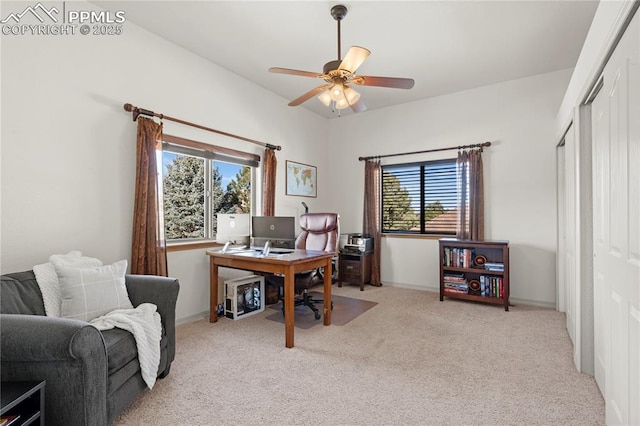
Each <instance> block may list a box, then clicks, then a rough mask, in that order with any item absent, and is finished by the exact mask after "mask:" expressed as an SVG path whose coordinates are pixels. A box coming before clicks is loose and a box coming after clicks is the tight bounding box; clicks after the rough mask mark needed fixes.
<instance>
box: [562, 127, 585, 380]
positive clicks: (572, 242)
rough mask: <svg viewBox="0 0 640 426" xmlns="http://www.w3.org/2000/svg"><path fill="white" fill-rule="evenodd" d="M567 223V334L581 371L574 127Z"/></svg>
mask: <svg viewBox="0 0 640 426" xmlns="http://www.w3.org/2000/svg"><path fill="white" fill-rule="evenodd" d="M564 151H565V152H564V154H565V155H564V159H565V162H564V206H563V207H564V220H563V225H564V226H563V228H564V229H563V230H562V231H561V236H562V237H564V247H563V250H562V252H563V253H562V259H561V268H560V270H561V273H562V276H563V278H564V286H563V287H564V302H565V306H564V308H565V313H566V318H567V331H568V332H569V336H570V337H571V341H572V342H573V359H574V362H575V364H576V366H577V367H578V368H580V367H579V359H580V356H579V352H580V344H581V342H580V333H579V332H578V330H579V328H578V326H579V324H578V318H579V315H577V313H578V312H579V309H578V308H579V307H578V297H577V295H578V291H577V288H578V282H577V275H578V271H577V265H576V258H577V256H576V253H577V249H578V239H577V235H576V226H577V224H576V219H575V218H576V217H577V201H578V200H577V194H578V189H577V188H578V185H577V168H576V161H577V151H576V140H575V131H574V128H573V125H572V126H571V127H570V128H569V130H567V133H566V135H565V137H564Z"/></svg>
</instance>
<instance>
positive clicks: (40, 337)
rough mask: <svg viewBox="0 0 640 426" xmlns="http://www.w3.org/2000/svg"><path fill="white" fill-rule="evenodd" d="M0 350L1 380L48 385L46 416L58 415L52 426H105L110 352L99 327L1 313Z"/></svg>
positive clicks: (79, 322)
mask: <svg viewBox="0 0 640 426" xmlns="http://www.w3.org/2000/svg"><path fill="white" fill-rule="evenodd" d="M0 347H2V351H1V353H0V364H1V365H0V371H1V375H2V381H41V380H46V382H47V383H46V386H45V394H46V396H45V404H46V412H48V413H55V416H54V419H52V423H51V424H87V425H98V424H106V422H107V404H106V400H107V350H106V347H105V343H104V339H103V338H102V334H101V333H100V332H99V331H98V330H97V329H96V328H95V327H93V326H90V325H89V324H88V323H86V322H84V321H80V320H74V319H67V318H53V317H46V316H41V315H13V314H1V315H0ZM47 424H49V420H47Z"/></svg>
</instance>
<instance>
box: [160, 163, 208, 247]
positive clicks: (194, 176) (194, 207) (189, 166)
mask: <svg viewBox="0 0 640 426" xmlns="http://www.w3.org/2000/svg"><path fill="white" fill-rule="evenodd" d="M162 184H163V195H164V204H163V205H164V219H165V229H166V238H167V239H177V238H203V237H204V160H203V159H201V158H195V157H189V156H187V155H181V156H177V157H176V158H175V159H174V160H173V162H172V163H171V164H168V165H167V174H166V175H165V176H164V177H163V179H162Z"/></svg>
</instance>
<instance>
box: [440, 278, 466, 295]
mask: <svg viewBox="0 0 640 426" xmlns="http://www.w3.org/2000/svg"><path fill="white" fill-rule="evenodd" d="M443 281H444V288H445V290H446V291H449V292H453V293H464V294H467V293H468V292H469V283H467V280H466V278H465V277H464V274H445V275H444V279H443Z"/></svg>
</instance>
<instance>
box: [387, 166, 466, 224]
mask: <svg viewBox="0 0 640 426" xmlns="http://www.w3.org/2000/svg"><path fill="white" fill-rule="evenodd" d="M456 167H457V166H456V159H449V160H438V161H427V162H422V163H407V164H394V165H388V166H382V206H381V207H382V232H383V233H405V234H438V235H440V234H442V235H455V233H456V221H457V215H458V206H459V202H460V199H459V190H460V188H461V185H459V183H458V182H457V173H456ZM466 184H467V185H468V183H466Z"/></svg>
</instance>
